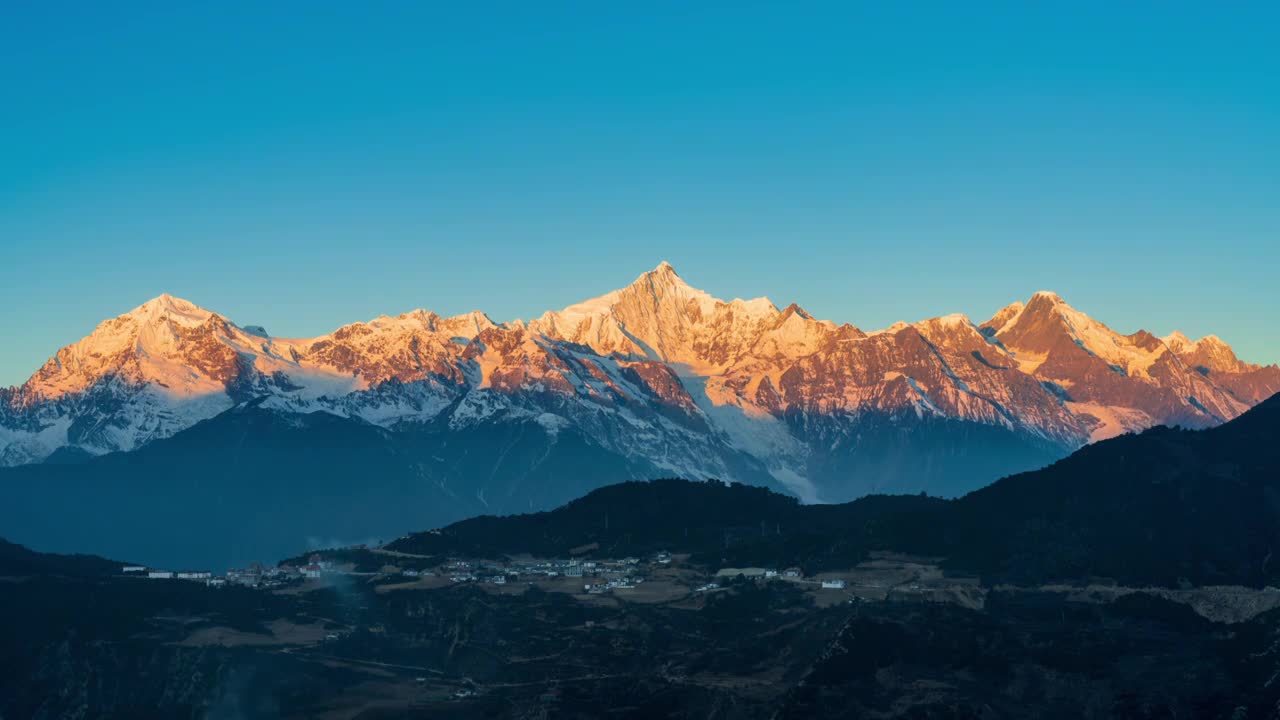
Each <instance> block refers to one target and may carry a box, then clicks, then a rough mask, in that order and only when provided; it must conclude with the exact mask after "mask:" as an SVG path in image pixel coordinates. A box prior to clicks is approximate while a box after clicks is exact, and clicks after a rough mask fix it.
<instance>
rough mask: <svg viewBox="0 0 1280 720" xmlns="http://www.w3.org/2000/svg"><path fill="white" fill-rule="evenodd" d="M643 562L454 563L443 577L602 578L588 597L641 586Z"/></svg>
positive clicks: (663, 560)
mask: <svg viewBox="0 0 1280 720" xmlns="http://www.w3.org/2000/svg"><path fill="white" fill-rule="evenodd" d="M653 562H655V563H659V564H667V563H670V562H671V555H670V554H668V553H659V554H658V555H656V556H655V557H654V559H653ZM639 566H640V559H639V558H634V557H628V558H623V559H621V560H580V559H576V558H568V559H563V558H557V559H552V560H527V561H512V562H507V563H482V562H473V561H470V560H451V561H449V562H448V563H446V564H445V566H444V568H443V570H442V573H443V574H444V575H446V576H447V577H448V578H449V579H450V580H451V581H453V582H455V583H463V582H484V583H488V584H490V585H506V584H507V583H508V582H518V581H520V580H535V579H543V578H557V577H565V578H588V577H589V578H599V582H593V583H586V584H584V585H583V589H584V590H585V591H587V592H589V593H598V592H607V591H609V590H616V589H620V588H630V587H635V586H636V585H638V584H639V583H640V582H641V581H642V579H641V578H640V577H638V576H637V568H638V567H639ZM401 574H403V575H407V576H410V577H419V576H422V575H430V574H431V573H430V572H429V571H408V570H406V571H403V572H402V573H401Z"/></svg>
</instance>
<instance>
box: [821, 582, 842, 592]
mask: <svg viewBox="0 0 1280 720" xmlns="http://www.w3.org/2000/svg"><path fill="white" fill-rule="evenodd" d="M822 587H824V588H827V589H829V590H843V589H844V581H843V580H823V581H822Z"/></svg>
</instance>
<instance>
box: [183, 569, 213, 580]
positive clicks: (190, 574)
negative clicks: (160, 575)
mask: <svg viewBox="0 0 1280 720" xmlns="http://www.w3.org/2000/svg"><path fill="white" fill-rule="evenodd" d="M174 577H176V578H178V579H179V580H208V579H209V578H211V577H213V573H211V572H206V571H204V570H189V571H185V572H180V573H177V574H175V575H174Z"/></svg>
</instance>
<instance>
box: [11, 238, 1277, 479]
mask: <svg viewBox="0 0 1280 720" xmlns="http://www.w3.org/2000/svg"><path fill="white" fill-rule="evenodd" d="M1277 390H1280V368H1277V367H1276V366H1269V367H1259V366H1253V365H1249V364H1246V363H1243V362H1241V361H1239V360H1238V359H1237V358H1236V357H1235V355H1234V353H1232V352H1231V349H1230V348H1229V347H1227V346H1226V345H1225V343H1222V342H1221V341H1220V340H1218V339H1217V338H1214V337H1212V336H1211V337H1208V338H1204V339H1202V340H1200V341H1198V342H1191V341H1190V340H1189V339H1187V338H1185V337H1184V336H1182V335H1180V334H1177V333H1175V334H1174V335H1171V336H1169V337H1166V338H1163V339H1161V338H1157V337H1155V336H1153V335H1151V334H1149V333H1146V332H1143V331H1139V332H1137V333H1134V334H1132V335H1121V334H1119V333H1116V332H1114V331H1112V330H1111V329H1110V328H1108V327H1107V326H1105V325H1103V324H1102V323H1100V322H1097V321H1095V320H1093V319H1092V318H1090V317H1088V316H1086V315H1085V314H1083V313H1081V312H1079V311H1077V310H1075V309H1074V308H1072V307H1071V306H1069V305H1068V304H1067V303H1066V302H1064V301H1063V300H1062V299H1061V298H1059V297H1057V296H1056V295H1053V294H1052V293H1037V294H1036V295H1035V296H1034V297H1032V298H1031V299H1030V300H1029V301H1028V302H1027V303H1026V304H1025V305H1024V304H1022V303H1014V304H1013V305H1010V306H1008V307H1006V308H1004V309H1002V310H1001V311H1000V312H999V313H997V314H996V315H995V316H994V317H993V318H991V319H990V320H988V321H986V322H984V323H982V324H975V323H974V322H972V321H970V320H969V319H968V318H966V317H964V316H962V315H950V316H946V317H940V318H933V319H930V320H925V321H922V322H917V323H914V324H907V323H898V324H896V325H894V326H891V327H889V328H887V329H884V330H880V331H876V332H864V331H863V330H860V329H858V328H856V327H854V326H852V325H848V324H843V325H839V324H836V323H833V322H830V321H825V320H818V319H815V318H813V317H812V316H810V315H809V314H808V313H806V312H805V311H804V310H803V309H801V308H799V307H797V306H795V305H791V306H788V307H786V308H784V309H782V310H779V309H778V308H777V307H776V306H774V304H773V303H772V302H770V301H769V300H768V299H766V298H757V299H754V300H732V301H728V302H726V301H722V300H719V299H716V298H714V297H711V296H710V295H708V294H707V293H705V292H702V291H700V290H697V289H695V288H693V287H690V286H689V285H688V284H686V283H685V282H684V280H682V279H681V278H680V277H679V276H678V275H677V274H676V272H675V270H674V269H673V268H672V267H671V266H670V265H668V264H666V263H663V264H661V265H659V266H658V267H657V268H655V269H654V270H651V271H649V272H647V273H644V274H643V275H641V276H640V277H639V278H637V279H636V281H635V282H634V283H632V284H631V285H629V286H627V287H625V288H622V289H620V290H616V291H614V292H611V293H608V294H606V295H603V296H601V297H598V298H595V299H593V300H588V301H586V302H583V303H579V304H577V305H573V306H570V307H568V308H565V309H564V310H561V311H558V312H548V313H546V314H544V315H542V316H541V317H539V318H537V319H535V320H533V321H532V322H529V323H527V324H525V323H521V322H519V321H517V322H512V323H495V322H493V321H492V320H490V319H489V318H488V317H487V316H485V315H484V314H483V313H480V312H472V313H468V314H466V315H461V316H457V317H452V318H443V317H440V316H438V315H436V314H435V313H431V312H428V311H424V310H417V311H414V312H410V313H406V314H404V315H400V316H398V317H387V316H383V317H379V318H377V319H374V320H371V321H369V322H366V323H355V324H352V325H347V326H345V327H342V328H339V329H338V330H336V331H334V332H333V333H330V334H328V335H325V336H321V337H317V338H308V339H283V338H275V337H271V336H269V335H268V334H267V333H266V332H265V331H263V330H262V329H261V328H256V327H241V326H238V325H236V324H235V323H233V322H231V321H230V320H228V319H227V318H225V317H222V316H221V315H218V314H217V313H214V312H211V311H208V310H205V309H203V308H200V307H197V306H195V305H193V304H191V303H189V302H186V301H184V300H180V299H177V298H173V297H170V296H168V295H162V296H160V297H158V298H156V299H154V300H152V301H150V302H148V303H146V304H144V305H142V306H141V307H138V308H136V309H135V310H133V311H131V312H129V313H127V314H125V315H122V316H120V317H118V318H115V319H112V320H108V321H106V322H104V323H102V324H101V325H100V326H99V327H98V328H97V329H95V330H94V332H93V333H92V334H90V335H89V336H88V337H86V338H84V339H83V340H81V341H79V342H77V343H75V344H73V345H69V346H67V347H66V348H63V349H62V350H60V351H59V352H58V353H57V354H56V355H55V356H54V357H53V358H51V359H50V360H49V361H48V362H47V363H46V364H45V365H44V367H42V368H41V369H40V370H39V371H37V372H36V373H35V374H34V375H33V376H32V377H31V379H30V380H28V381H27V382H26V383H25V384H23V385H22V386H20V387H17V388H11V389H8V390H6V391H3V393H2V394H0V464H4V465H19V464H26V463H33V462H40V461H42V460H45V459H46V458H49V457H50V456H51V455H53V456H55V457H64V456H66V455H67V454H68V453H70V454H73V455H74V454H88V455H99V454H103V453H107V452H113V451H121V450H123V451H128V450H132V449H134V448H137V447H140V446H142V445H145V444H147V443H149V442H151V441H154V440H156V439H159V438H164V437H168V436H171V435H173V434H174V433H176V432H178V431H180V430H183V429H184V428H187V427H190V426H192V425H193V424H195V423H196V422H198V421H200V420H204V419H207V418H210V417H213V416H214V415H217V414H219V413H222V412H224V411H226V410H228V409H230V408H232V407H234V406H236V405H237V404H240V403H244V402H247V401H250V400H252V401H254V402H255V403H256V404H257V405H259V406H260V407H263V408H269V409H272V410H274V411H276V412H280V413H285V414H288V413H309V412H316V411H324V412H329V413H333V414H337V415H340V416H344V417H350V418H355V419H359V420H362V421H365V422H368V423H372V424H375V425H378V426H381V427H384V428H388V429H391V430H397V431H411V430H412V429H413V428H417V427H430V428H432V429H433V432H432V433H431V437H433V438H436V440H433V442H440V441H442V440H440V438H443V437H447V436H448V434H449V433H455V434H460V435H466V434H468V433H473V432H476V431H477V429H478V428H484V427H489V426H494V425H502V424H509V423H519V424H527V423H534V424H536V425H537V426H539V427H541V428H542V430H543V432H544V433H545V442H546V443H547V444H548V445H551V444H554V443H555V442H556V438H557V437H558V436H559V434H560V433H561V432H562V431H564V430H566V429H572V430H573V431H574V433H575V435H576V436H581V437H583V438H586V439H587V441H589V442H591V443H593V444H594V445H595V446H597V447H599V448H601V449H603V450H605V451H607V452H608V453H611V454H613V455H616V456H618V457H621V458H627V459H629V461H633V462H642V463H643V465H644V466H651V467H654V468H657V469H658V470H660V471H662V472H667V473H670V474H674V475H683V476H688V477H707V476H716V477H722V478H726V479H739V480H744V481H761V480H765V481H769V482H775V483H778V484H780V485H782V486H784V487H787V488H788V489H790V490H791V491H792V492H794V493H795V494H797V495H799V496H800V497H802V498H804V499H806V500H841V499H847V498H849V497H853V496H856V495H858V494H863V493H866V492H870V491H879V490H903V491H917V490H929V491H931V492H946V493H951V492H960V491H963V490H965V489H969V488H972V487H976V486H977V485H979V484H982V483H984V482H987V481H990V480H991V479H994V477H996V476H998V475H999V474H1002V473H1006V472H1011V471H1014V470H1019V469H1025V467H1026V466H1028V465H1033V464H1037V463H1041V462H1045V461H1047V460H1051V459H1053V458H1055V457H1058V456H1060V455H1062V454H1065V453H1066V452H1068V451H1069V450H1071V449H1074V448H1075V447H1078V446H1079V445H1081V444H1084V443H1087V442H1089V441H1091V440H1096V439H1100V438H1105V437H1110V436H1112V435H1115V434H1119V433H1122V432H1126V431H1132V430H1139V429H1142V428H1145V427H1149V426H1152V425H1156V424H1179V425H1184V426H1189V427H1205V426H1210V425H1215V424H1218V423H1220V422H1223V421H1225V420H1228V419H1230V418H1233V417H1235V416H1237V415H1239V414H1240V413H1241V412H1243V411H1244V410H1246V409H1248V408H1249V407H1250V406H1251V405H1253V404H1255V403H1257V402H1259V401H1260V400H1262V399H1263V398H1265V397H1267V396H1269V395H1270V394H1272V393H1274V392H1276V391H1277ZM958 438H965V439H966V441H965V442H958V441H957V439H958ZM979 438H980V439H981V441H980V442H977V439H979ZM977 448H986V450H983V449H977ZM55 453H56V455H55ZM903 471H906V472H907V473H908V475H909V476H908V477H902V476H900V475H899V476H896V477H889V475H890V474H891V473H894V472H898V473H901V472H903ZM611 479H617V478H611ZM458 481H459V482H462V483H465V482H466V478H459V479H458Z"/></svg>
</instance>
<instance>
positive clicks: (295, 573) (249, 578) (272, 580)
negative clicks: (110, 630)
mask: <svg viewBox="0 0 1280 720" xmlns="http://www.w3.org/2000/svg"><path fill="white" fill-rule="evenodd" d="M120 572H121V573H122V574H124V575H126V576H130V577H145V578H148V579H150V580H189V581H195V582H202V583H204V584H206V585H208V586H209V587H223V586H225V585H244V586H247V587H264V588H266V587H277V586H280V585H284V584H286V583H288V582H289V581H291V580H293V579H296V578H318V577H320V576H321V574H322V573H326V572H333V566H332V564H331V563H330V562H329V561H327V560H325V559H324V558H323V557H322V556H320V555H312V556H311V558H310V559H309V560H308V563H307V564H306V565H302V566H300V567H297V566H293V565H289V564H284V565H278V566H274V567H264V566H263V565H262V564H261V563H250V564H249V566H248V567H244V568H232V569H230V570H228V571H227V572H226V574H225V575H214V574H213V573H212V572H210V571H208V570H159V569H156V568H149V567H146V566H145V565H126V566H124V567H122V568H121V569H120Z"/></svg>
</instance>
